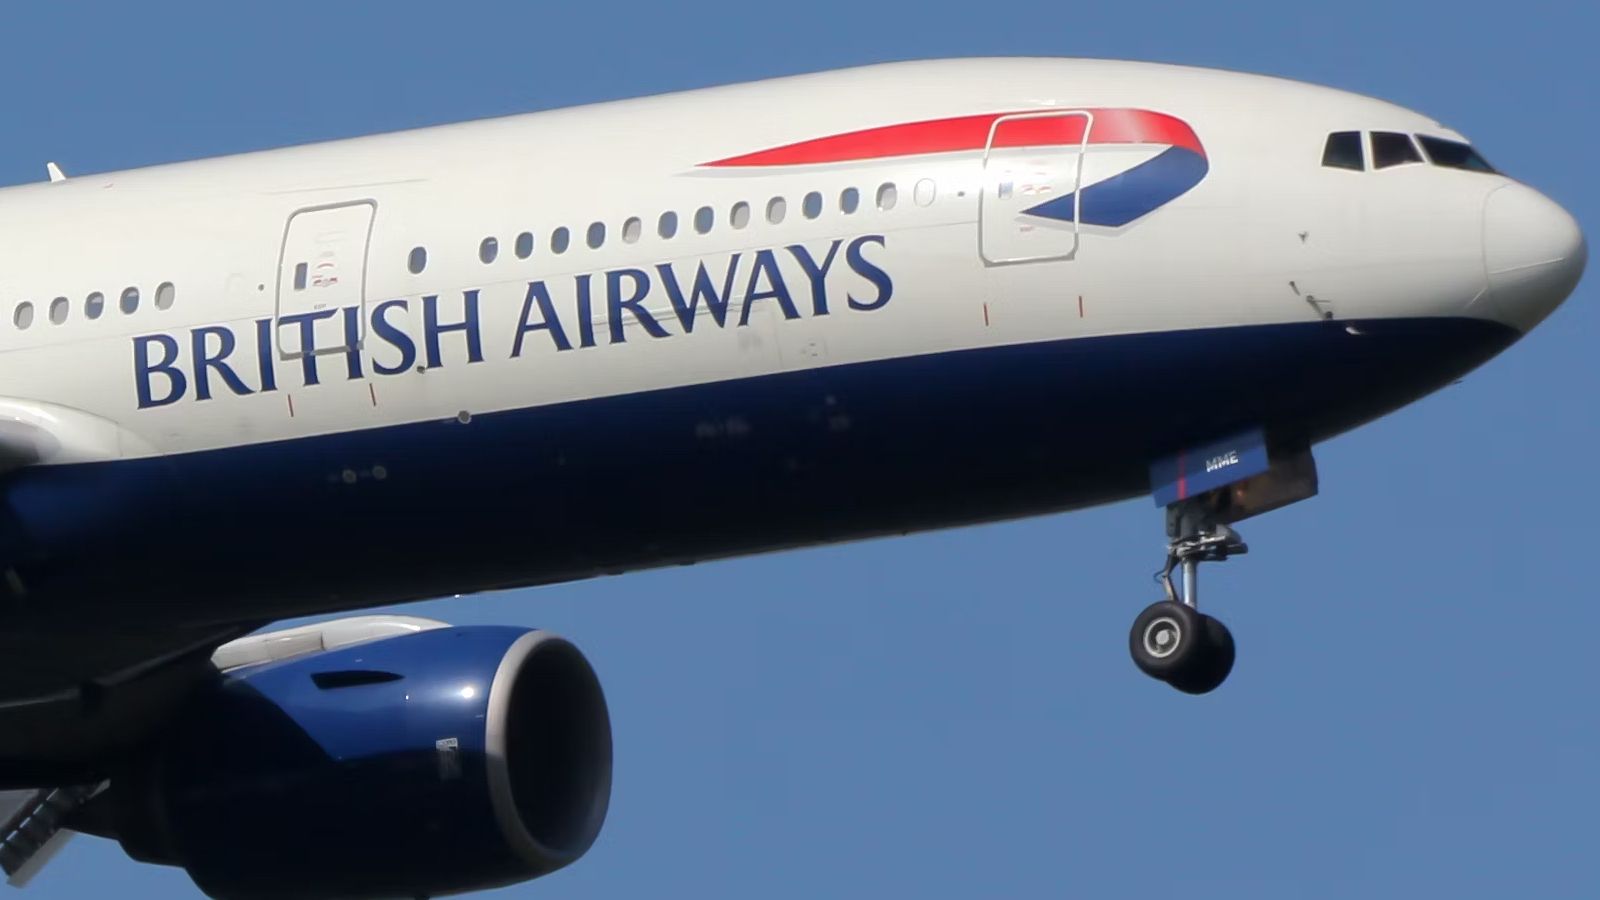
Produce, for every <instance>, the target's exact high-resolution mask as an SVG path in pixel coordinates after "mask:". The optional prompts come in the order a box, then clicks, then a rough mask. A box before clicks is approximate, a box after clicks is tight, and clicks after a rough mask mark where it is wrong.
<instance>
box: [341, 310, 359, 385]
mask: <svg viewBox="0 0 1600 900" xmlns="http://www.w3.org/2000/svg"><path fill="white" fill-rule="evenodd" d="M344 364H345V372H346V373H347V374H346V375H345V378H346V380H348V381H355V380H356V379H357V378H360V377H362V376H361V307H359V306H346V307H345V308H344Z"/></svg>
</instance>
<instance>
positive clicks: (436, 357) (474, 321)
mask: <svg viewBox="0 0 1600 900" xmlns="http://www.w3.org/2000/svg"><path fill="white" fill-rule="evenodd" d="M461 302H462V305H463V306H464V307H465V308H466V309H465V315H466V318H465V319H463V320H462V321H460V322H452V323H450V324H448V325H441V324H439V298H438V297H436V296H432V295H430V296H427V297H423V298H422V338H423V341H424V342H426V344H427V347H428V368H430V369H437V368H439V367H440V366H442V365H444V360H443V354H442V353H440V350H439V335H441V334H444V333H445V332H449V331H462V332H465V333H466V335H467V362H468V363H475V362H483V343H482V341H481V340H480V339H479V336H478V292H477V291H475V290H472V291H463V292H462V301H461Z"/></svg>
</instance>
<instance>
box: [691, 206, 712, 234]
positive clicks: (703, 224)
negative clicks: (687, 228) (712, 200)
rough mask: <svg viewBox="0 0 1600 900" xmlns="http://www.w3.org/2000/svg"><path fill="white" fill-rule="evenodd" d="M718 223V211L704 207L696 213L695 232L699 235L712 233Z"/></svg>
mask: <svg viewBox="0 0 1600 900" xmlns="http://www.w3.org/2000/svg"><path fill="white" fill-rule="evenodd" d="M716 221H717V211H716V210H714V209H712V208H711V207H709V206H702V207H700V208H699V209H697V210H695V211H694V230H695V231H696V232H698V233H699V234H706V233H707V232H709V231H711V226H712V225H713V224H715V223H716Z"/></svg>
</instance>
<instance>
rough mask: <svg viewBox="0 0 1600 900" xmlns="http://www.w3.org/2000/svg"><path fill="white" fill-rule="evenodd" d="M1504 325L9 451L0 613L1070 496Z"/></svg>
mask: <svg viewBox="0 0 1600 900" xmlns="http://www.w3.org/2000/svg"><path fill="white" fill-rule="evenodd" d="M1348 325H1353V326H1355V327H1354V328H1347V326H1348ZM1355 332H1359V333H1355ZM1515 337H1516V334H1515V332H1513V331H1512V330H1511V329H1508V328H1506V327H1504V326H1501V325H1497V324H1495V323H1492V322H1487V321H1483V320H1478V319H1467V318H1444V319H1393V320H1373V321H1362V322H1359V323H1349V322H1306V323H1298V324H1279V325H1267V326H1242V327H1233V328H1217V329H1201V330H1192V331H1181V332H1168V333H1153V334H1137V335H1122V336H1113V337H1095V338H1084V339H1077V340H1063V341H1053V342H1048V343H1037V344H1025V345H1016V346H1008V347H996V348H986V349H980V350H969V351H959V352H948V353H940V354H934V355H927V356H918V357H910V358H901V359H891V360H883V361H878V362H870V363H858V364H850V365H839V366H832V367H828V368H822V369H813V370H807V371H797V372H784V373H776V374H770V375H765V376H761V377H755V378H748V379H742V380H738V381H726V382H718V383H712V384H703V385H696V386H691V387H679V388H670V389H663V390H656V391H647V392H642V393H637V394H630V395H625V396H617V397H608V398H601V399H593V400H584V401H578V402H571V403H564V404H559V405H555V406H546V407H538V408H530V409H520V410H512V411H507V412H499V413H490V414H481V415H475V416H473V417H472V419H471V421H470V423H467V424H463V423H460V422H457V421H455V420H449V421H442V422H422V423H415V424H409V425H400V426H393V427H386V428H379V429H372V430H365V431H357V432H349V433H343V434H336V435H328V436H322V437H312V438H304V439H298V440H292V441H281V442H276V443H270V444H260V445H254V446H246V447H238V448H232V449H226V450H215V451H205V452H198V453H190V454H184V455H179V456H172V457H165V458H158V459H146V460H131V461H123V462H115V463H99V464H89V465H74V466H59V467H44V468H36V469H28V470H23V471H20V472H17V473H14V474H13V475H12V476H10V478H9V481H8V484H7V485H6V487H5V499H6V503H5V507H4V510H3V511H0V515H3V519H0V547H3V552H4V555H5V558H6V561H7V562H8V563H9V565H10V567H11V568H12V569H14V570H15V572H16V575H17V576H18V578H19V579H20V583H21V584H22V585H23V586H24V588H25V591H24V592H23V593H21V594H20V595H19V594H17V593H16V592H15V590H14V586H13V592H12V593H13V596H12V597H10V598H9V599H8V598H4V597H0V601H5V602H0V627H3V626H6V625H16V626H25V627H30V628H35V629H45V630H53V629H55V628H83V627H84V626H85V622H86V620H87V621H92V622H93V623H95V624H94V626H91V627H96V626H97V627H99V628H102V629H106V628H116V627H126V626H140V627H151V626H159V625H162V624H163V623H169V624H180V623H182V624H197V623H204V622H249V621H266V620H269V619H273V618H279V617H283V616H289V615H296V614H306V613H313V612H323V611H333V610H338V609H351V608H357V607H361V606H370V605H375V604H381V603H391V602H397V601H401V600H407V599H416V598H423V597H429V596H437V595H441V594H446V593H457V592H467V591H473V590H483V589H488V588H495V587H505V586H512V585H521V584H538V583H549V582H555V581H562V580H569V579H574V578H582V577H587V576H590V575H594V574H600V573H605V572H615V571H622V570H627V569H632V568H640V567H646V566H653V565H662V564H670V563H678V562H687V561H693V560H697V559H706V558H713V557H719V556H727V555H733V554H739V553H747V552H754V551H759V550H766V549H776V548H782V547H788V546H797V545H803V544H808V543H814V542H824V541H837V540H844V539H851V538H857V537H865V536H871V535H878V534H892V533H899V532H906V531H915V530H919V529H926V528H937V527H943V526H950V525H957V524H962V523H969V522H980V521H988V520H995V519H1001V518H1007V517H1014V516H1021V515H1029V514H1036V513H1045V512H1052V511H1059V510H1067V509H1073V508H1078V507H1083V506H1087V505H1091V504H1095V503H1100V502H1105V501H1110V500H1116V499H1119V498H1126V497H1129V496H1134V495H1137V494H1139V493H1141V492H1143V491H1144V490H1146V488H1147V466H1148V464H1149V462H1150V461H1151V460H1152V459H1154V458H1156V457H1159V456H1161V455H1164V454H1168V453H1171V452H1174V451H1176V450H1178V449H1181V448H1183V447H1185V446H1189V445H1193V444H1197V443H1200V442H1203V441H1205V440H1208V439H1210V438H1214V437H1216V436H1218V435H1221V434H1226V433H1228V432H1230V431H1234V430H1237V429H1240V428H1244V427H1250V426H1257V425H1259V426H1264V427H1265V428H1266V429H1267V430H1268V433H1269V436H1271V437H1272V438H1273V439H1275V440H1282V441H1291V442H1292V441H1305V440H1310V441H1315V440H1318V439H1321V438H1324V437H1328V436H1330V435H1332V434H1335V433H1338V432H1340V431H1343V430H1346V429H1348V428H1351V427H1353V426H1355V425H1358V424H1360V423H1362V422H1365V421H1368V420H1370V419H1372V418H1374V417H1376V416H1379V415H1381V414H1383V413H1385V412H1388V411H1389V410H1391V409H1394V408H1395V407H1397V406H1400V405H1402V404H1404V403H1406V402H1408V401H1410V400H1413V399H1415V398H1417V397H1419V396H1421V395H1423V394H1425V393H1427V392H1428V391H1431V390H1434V389H1436V388H1438V387H1440V386H1442V385H1444V384H1447V383H1449V382H1450V381H1451V380H1453V379H1455V378H1457V377H1459V376H1460V375H1461V374H1463V373H1465V372H1466V371H1468V370H1469V369H1471V368H1473V367H1474V366H1476V365H1478V364H1480V363H1482V362H1483V361H1484V360H1486V359H1488V358H1489V357H1491V356H1493V355H1494V354H1495V353H1497V352H1499V351H1500V350H1502V349H1503V348H1505V347H1506V346H1507V345H1509V344H1510V343H1511V342H1512V341H1513V340H1514V339H1515ZM377 467H381V470H382V472H383V473H384V475H385V477H383V478H382V479H379V478H377V477H375V476H374V474H373V473H374V471H375V469H376V468H377ZM347 471H348V472H353V473H356V478H355V482H354V483H348V481H347V478H348V476H346V474H345V473H346V472H347ZM1152 527H1156V526H1155V525H1154V524H1153V525H1152Z"/></svg>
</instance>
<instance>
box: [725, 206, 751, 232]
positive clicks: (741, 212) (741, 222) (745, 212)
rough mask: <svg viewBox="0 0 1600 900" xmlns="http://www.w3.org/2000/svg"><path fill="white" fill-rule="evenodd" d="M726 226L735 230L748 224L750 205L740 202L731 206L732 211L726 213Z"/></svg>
mask: <svg viewBox="0 0 1600 900" xmlns="http://www.w3.org/2000/svg"><path fill="white" fill-rule="evenodd" d="M728 224H729V225H732V226H733V227H735V228H743V227H745V226H746V225H749V224H750V204H748V203H746V202H744V201H743V200H740V201H739V202H738V203H735V204H734V205H733V210H732V211H731V212H729V213H728Z"/></svg>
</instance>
